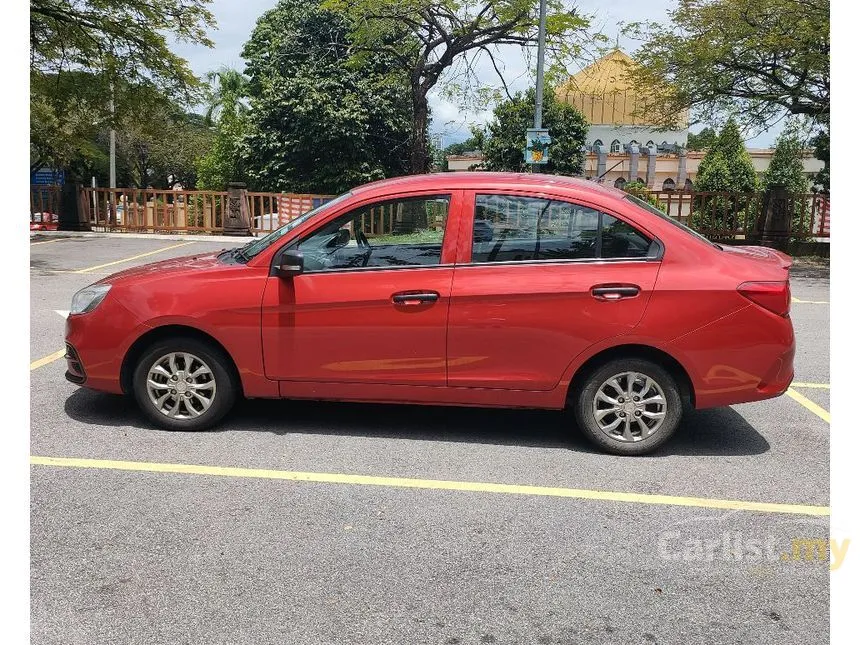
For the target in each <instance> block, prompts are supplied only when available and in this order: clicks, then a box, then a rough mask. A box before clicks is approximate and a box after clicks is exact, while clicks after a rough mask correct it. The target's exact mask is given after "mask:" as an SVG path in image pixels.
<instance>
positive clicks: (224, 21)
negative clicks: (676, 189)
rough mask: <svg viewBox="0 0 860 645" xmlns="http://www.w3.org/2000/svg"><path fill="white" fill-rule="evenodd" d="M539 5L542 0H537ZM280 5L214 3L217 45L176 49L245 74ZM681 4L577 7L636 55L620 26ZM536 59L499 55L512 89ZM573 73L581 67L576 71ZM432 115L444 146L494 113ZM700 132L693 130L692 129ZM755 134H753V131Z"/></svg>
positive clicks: (483, 63)
mask: <svg viewBox="0 0 860 645" xmlns="http://www.w3.org/2000/svg"><path fill="white" fill-rule="evenodd" d="M535 2H537V0H535ZM276 4H277V0H213V2H212V4H211V5H210V10H211V11H212V13H213V14H214V15H215V19H216V21H217V25H218V28H217V30H216V31H214V32H213V33H212V34H211V35H210V37H211V39H212V40H213V41H214V42H215V47H214V48H213V49H209V48H207V47H203V46H196V45H189V44H187V43H173V44H172V48H173V50H174V51H175V52H176V53H177V54H178V55H180V56H182V57H183V58H185V59H186V60H187V61H188V62H189V64H190V66H191V69H192V70H193V71H194V73H195V74H197V75H198V76H201V77H202V76H204V75H205V74H206V72H208V71H211V70H214V69H218V68H220V67H222V66H227V67H233V68H236V69H239V70H243V69H244V67H245V62H244V60H243V59H242V55H241V52H242V47H243V46H244V44H245V42H246V41H247V40H248V38H249V37H250V35H251V31H252V30H253V29H254V25H255V24H256V22H257V19H258V18H259V17H260V16H261V15H262V14H263V13H264V12H265V11H267V10H268V9H271V8H272V7H274V6H275V5H276ZM675 4H676V0H579V2H577V7H578V9H579V10H580V11H581V12H582V13H585V14H592V15H593V16H594V19H593V24H594V26H596V27H597V28H598V30H599V31H601V32H602V33H604V34H605V35H606V36H608V37H609V38H610V40H615V39H616V37H617V38H618V43H619V46H620V47H621V49H623V50H625V51H627V52H628V53H632V52H633V51H635V49H636V48H637V47H638V45H639V43H637V42H635V41H632V40H629V39H626V38H624V37H622V36H620V34H619V29H620V23H623V22H634V21H643V20H653V21H657V22H666V21H667V11H668V10H669V9H670V8H672V7H673V6H674V5H675ZM533 59H534V56H532V60H531V61H529V60H527V59H526V57H525V56H524V55H523V53H522V51H521V50H520V48H519V47H509V48H506V49H505V50H504V51H502V52H500V55H499V56H498V57H497V60H498V61H499V66H500V68H501V71H502V73H503V74H504V76H505V81H506V83H507V84H508V86H509V88H510V89H511V91H512V92H513V91H517V90H523V89H526V88H527V87H530V86H531V85H532V84H533V83H534V74H533V71H532V67H533V65H534V61H533ZM476 68H477V74H478V78H479V80H480V81H481V82H482V83H485V84H489V85H494V86H499V85H500V83H499V81H498V76H497V75H496V73H495V72H494V71H493V68H492V66H491V65H490V63H489V60H488V59H487V58H486V57H485V58H484V59H483V60H480V61H478V64H477V66H476ZM570 71H571V73H574V72H576V71H577V69H571V70H570ZM430 108H431V112H432V122H431V126H430V130H431V133H439V134H441V135H442V144H443V146H447V145H450V144H451V143H456V142H458V141H462V140H464V139H465V138H467V137H468V136H469V125H470V124H472V123H485V122H486V121H487V120H489V118H490V116H491V114H490V112H488V111H483V112H476V111H464V110H463V109H462V108H461V107H460V106H459V105H457V104H456V103H454V102H451V101H449V100H446V99H445V98H444V97H442V96H441V95H440V92H438V91H435V92H433V93H432V94H431V96H430ZM698 129H700V128H696V127H694V128H693V130H698ZM778 133H779V127H776V128H772V129H771V130H769V131H767V132H764V133H762V134H760V135H758V136H755V137H754V138H750V139H749V140H748V141H747V146H748V147H750V148H765V147H768V146H771V145H772V144H773V141H774V139H775V138H776V135H777V134H778ZM752 134H754V133H752Z"/></svg>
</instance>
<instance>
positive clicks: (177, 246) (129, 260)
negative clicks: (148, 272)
mask: <svg viewBox="0 0 860 645" xmlns="http://www.w3.org/2000/svg"><path fill="white" fill-rule="evenodd" d="M189 244H194V242H193V241H192V242H181V243H179V244H173V245H171V246H165V247H164V248H163V249H156V250H155V251H147V252H146V253H140V254H139V255H133V256H131V257H130V258H123V259H122V260H114V261H113V262H106V263H105V264H97V265H96V266H94V267H87V268H86V269H78V270H77V271H75V272H74V273H89V272H90V271H95V270H96V269H103V268H105V267H112V266H114V265H115V264H123V263H124V262H131V261H132V260H139V259H140V258H145V257H148V256H150V255H155V254H156V253H164V252H165V251H169V250H170V249H178V248H179V247H180V246H188V245H189Z"/></svg>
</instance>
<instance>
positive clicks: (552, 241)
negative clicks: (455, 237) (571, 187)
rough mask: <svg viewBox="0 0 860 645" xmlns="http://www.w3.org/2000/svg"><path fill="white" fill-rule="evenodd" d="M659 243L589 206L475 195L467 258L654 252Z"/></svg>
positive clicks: (556, 257) (590, 256) (520, 259)
mask: <svg viewBox="0 0 860 645" xmlns="http://www.w3.org/2000/svg"><path fill="white" fill-rule="evenodd" d="M658 250H659V245H658V244H657V242H653V241H652V240H651V239H649V238H648V237H647V236H645V235H643V234H642V233H640V232H639V231H637V230H636V229H635V228H633V227H632V226H630V225H629V224H627V223H626V222H623V221H621V220H619V219H617V218H615V217H612V216H611V215H607V214H606V213H601V212H599V211H597V210H594V209H593V208H589V207H587V206H581V205H578V204H572V203H570V202H563V201H559V200H554V199H545V198H539V197H521V196H514V195H477V196H476V199H475V219H474V224H473V235H472V262H473V263H484V262H535V261H552V260H587V259H598V258H646V257H655V256H656V254H657V251H658Z"/></svg>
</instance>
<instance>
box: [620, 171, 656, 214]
mask: <svg viewBox="0 0 860 645" xmlns="http://www.w3.org/2000/svg"><path fill="white" fill-rule="evenodd" d="M623 190H624V192H625V193H629V194H631V195H633V196H634V197H638V198H639V199H641V200H642V201H645V202H648V203H649V204H651V206H653V207H654V208H659V209H660V210H661V211H663V212H665V211H666V206H665V205H664V204H662V203H661V202H660V200H659V199H657V197H655V196H654V195H652V194H651V189H649V188H648V186H646V185H645V184H644V182H641V181H639V180H638V179H636V180H634V181H628V182H627V183H626V184H624V188H623Z"/></svg>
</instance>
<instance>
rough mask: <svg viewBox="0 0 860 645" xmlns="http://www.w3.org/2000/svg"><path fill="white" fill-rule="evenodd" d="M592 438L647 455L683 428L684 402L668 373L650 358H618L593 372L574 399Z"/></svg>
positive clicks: (619, 452)
mask: <svg viewBox="0 0 860 645" xmlns="http://www.w3.org/2000/svg"><path fill="white" fill-rule="evenodd" d="M574 410H575V413H576V418H577V423H578V424H579V427H580V428H581V429H582V430H583V432H584V433H585V435H586V436H587V437H588V439H589V440H590V441H591V442H592V443H594V444H595V445H597V446H598V447H600V448H602V449H603V450H605V451H607V452H611V453H614V454H617V455H644V454H647V453H649V452H652V451H653V450H655V449H656V448H657V447H658V446H660V445H662V444H663V443H665V442H666V441H667V440H668V439H669V437H671V436H672V435H673V434H674V433H675V431H676V430H677V429H678V425H679V424H680V422H681V416H682V413H683V402H682V399H681V394H680V391H679V388H678V384H677V383H676V382H675V379H674V378H673V377H672V375H671V374H669V372H667V371H666V370H665V369H664V368H662V367H661V366H660V365H658V364H656V363H653V362H651V361H648V360H644V359H639V358H631V359H614V360H611V361H608V362H607V363H604V364H603V365H601V366H599V367H597V368H596V369H595V370H593V371H592V372H591V373H590V374H589V375H588V376H587V377H586V379H585V380H584V382H583V385H582V386H581V387H580V389H579V391H578V393H577V395H576V397H575V402H574Z"/></svg>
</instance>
